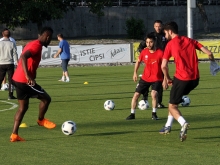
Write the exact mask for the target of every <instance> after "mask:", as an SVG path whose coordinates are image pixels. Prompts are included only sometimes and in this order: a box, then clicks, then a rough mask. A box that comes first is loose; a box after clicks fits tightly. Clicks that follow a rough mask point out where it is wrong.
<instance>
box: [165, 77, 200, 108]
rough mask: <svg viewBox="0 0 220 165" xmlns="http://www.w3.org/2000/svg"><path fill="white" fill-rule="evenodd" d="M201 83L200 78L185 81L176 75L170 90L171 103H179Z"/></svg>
mask: <svg viewBox="0 0 220 165" xmlns="http://www.w3.org/2000/svg"><path fill="white" fill-rule="evenodd" d="M198 85H199V78H198V79H196V80H189V81H183V80H179V79H177V78H176V77H174V79H173V86H172V88H171V91H170V102H169V103H170V104H176V105H177V104H179V103H181V102H182V97H183V96H184V95H188V94H189V93H190V92H191V91H192V90H193V89H195V88H196V87H197V86H198Z"/></svg>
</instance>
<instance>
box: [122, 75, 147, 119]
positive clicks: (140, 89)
mask: <svg viewBox="0 0 220 165" xmlns="http://www.w3.org/2000/svg"><path fill="white" fill-rule="evenodd" d="M149 87H150V84H149V83H147V82H145V81H144V80H142V79H140V80H139V83H138V84H137V86H136V89H135V93H134V95H133V98H132V101H131V114H130V115H129V116H128V117H127V118H126V120H131V119H135V111H136V107H137V102H138V98H139V97H140V95H141V94H143V93H145V92H146V91H147V90H148V89H149Z"/></svg>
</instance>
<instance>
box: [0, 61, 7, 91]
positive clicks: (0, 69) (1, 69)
mask: <svg viewBox="0 0 220 165" xmlns="http://www.w3.org/2000/svg"><path fill="white" fill-rule="evenodd" d="M5 75H6V70H5V65H0V82H2V88H1V90H5V88H4V84H3V80H4V78H5Z"/></svg>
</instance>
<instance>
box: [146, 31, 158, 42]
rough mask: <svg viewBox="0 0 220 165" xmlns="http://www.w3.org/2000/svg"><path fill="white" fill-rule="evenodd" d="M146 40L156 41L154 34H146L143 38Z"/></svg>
mask: <svg viewBox="0 0 220 165" xmlns="http://www.w3.org/2000/svg"><path fill="white" fill-rule="evenodd" d="M147 38H149V39H152V40H154V41H156V39H157V38H156V36H155V33H154V32H151V33H148V34H147V36H146V37H145V40H146V39H147Z"/></svg>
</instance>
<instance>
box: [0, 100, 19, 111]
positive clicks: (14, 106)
mask: <svg viewBox="0 0 220 165" xmlns="http://www.w3.org/2000/svg"><path fill="white" fill-rule="evenodd" d="M1 102H3V103H8V104H11V105H13V106H12V107H11V108H8V109H2V110H0V111H1V112H3V111H9V110H13V109H15V108H16V107H17V106H18V104H15V103H11V102H7V101H1Z"/></svg>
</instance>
